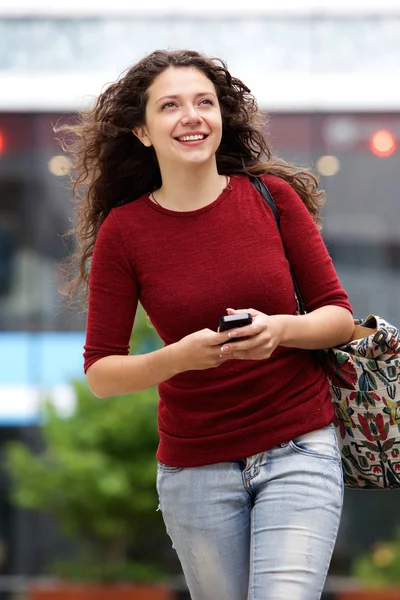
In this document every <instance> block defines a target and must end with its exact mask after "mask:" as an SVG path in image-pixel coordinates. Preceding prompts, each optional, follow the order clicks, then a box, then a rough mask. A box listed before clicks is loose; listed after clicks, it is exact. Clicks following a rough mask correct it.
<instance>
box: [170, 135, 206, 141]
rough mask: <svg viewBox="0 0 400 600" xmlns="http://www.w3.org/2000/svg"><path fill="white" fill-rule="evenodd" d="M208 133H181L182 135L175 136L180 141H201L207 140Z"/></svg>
mask: <svg viewBox="0 0 400 600" xmlns="http://www.w3.org/2000/svg"><path fill="white" fill-rule="evenodd" d="M207 137H208V135H205V134H201V135H200V134H196V135H181V136H180V137H177V138H175V139H176V140H177V141H178V142H201V141H202V140H205V139H206V138H207Z"/></svg>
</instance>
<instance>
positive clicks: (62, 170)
mask: <svg viewBox="0 0 400 600" xmlns="http://www.w3.org/2000/svg"><path fill="white" fill-rule="evenodd" d="M71 166H72V163H71V161H70V159H69V158H67V157H66V156H53V157H52V158H51V159H50V160H49V164H48V167H49V171H50V173H52V175H56V177H62V176H63V175H66V174H67V173H68V171H69V170H70V168H71Z"/></svg>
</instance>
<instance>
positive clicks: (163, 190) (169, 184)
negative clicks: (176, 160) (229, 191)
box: [153, 163, 226, 211]
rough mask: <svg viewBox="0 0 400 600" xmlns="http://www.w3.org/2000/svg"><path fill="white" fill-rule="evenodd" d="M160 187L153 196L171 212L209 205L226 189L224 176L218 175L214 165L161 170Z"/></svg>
mask: <svg viewBox="0 0 400 600" xmlns="http://www.w3.org/2000/svg"><path fill="white" fill-rule="evenodd" d="M161 177H162V185H161V187H160V189H159V190H157V191H156V192H155V194H154V195H153V196H154V197H155V199H156V201H157V202H158V203H159V204H161V206H164V207H165V208H169V209H171V210H177V211H190V210H196V209H198V208H202V207H203V206H206V205H207V204H210V203H211V202H213V201H214V200H216V198H217V197H218V196H219V195H220V194H221V192H222V190H223V189H224V188H225V187H226V177H225V175H219V173H218V171H217V166H216V163H214V164H212V165H201V166H198V165H197V166H194V167H193V168H189V169H188V168H185V169H174V170H172V169H161Z"/></svg>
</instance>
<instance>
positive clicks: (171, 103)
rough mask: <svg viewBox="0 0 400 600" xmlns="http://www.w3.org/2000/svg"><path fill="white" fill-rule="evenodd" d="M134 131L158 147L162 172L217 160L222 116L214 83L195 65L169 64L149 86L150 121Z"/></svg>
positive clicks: (144, 142)
mask: <svg viewBox="0 0 400 600" xmlns="http://www.w3.org/2000/svg"><path fill="white" fill-rule="evenodd" d="M134 133H135V135H137V137H138V138H139V139H140V140H141V142H142V143H143V144H144V145H145V146H153V147H154V150H155V153H156V155H157V159H158V163H159V165H160V169H161V173H162V172H163V170H164V169H166V168H174V167H175V168H176V166H177V163H178V164H180V165H182V166H183V165H187V166H194V165H198V166H199V165H204V164H205V163H207V162H210V161H213V162H214V163H215V160H216V159H215V153H216V151H217V149H218V147H219V145H220V143H221V137H222V118H221V111H220V107H219V103H218V98H217V93H216V90H215V87H214V84H213V83H212V82H211V81H210V80H209V79H208V77H206V76H205V75H204V74H203V73H202V72H201V71H199V70H197V69H195V68H191V67H179V68H175V67H169V68H168V69H167V70H166V71H164V72H163V73H161V75H159V76H158V77H157V78H156V79H155V80H154V81H153V83H152V85H151V86H150V87H149V89H148V101H147V105H146V123H145V125H143V126H142V127H138V128H137V129H135V130H134Z"/></svg>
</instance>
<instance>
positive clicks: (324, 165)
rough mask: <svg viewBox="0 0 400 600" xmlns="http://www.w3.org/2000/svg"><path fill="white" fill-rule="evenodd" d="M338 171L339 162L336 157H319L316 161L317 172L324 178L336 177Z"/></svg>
mask: <svg viewBox="0 0 400 600" xmlns="http://www.w3.org/2000/svg"><path fill="white" fill-rule="evenodd" d="M339 169H340V162H339V159H338V158H336V156H321V157H320V158H319V159H318V160H317V170H318V173H320V174H321V175H325V177H331V176H332V175H336V173H337V172H338V171H339Z"/></svg>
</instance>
